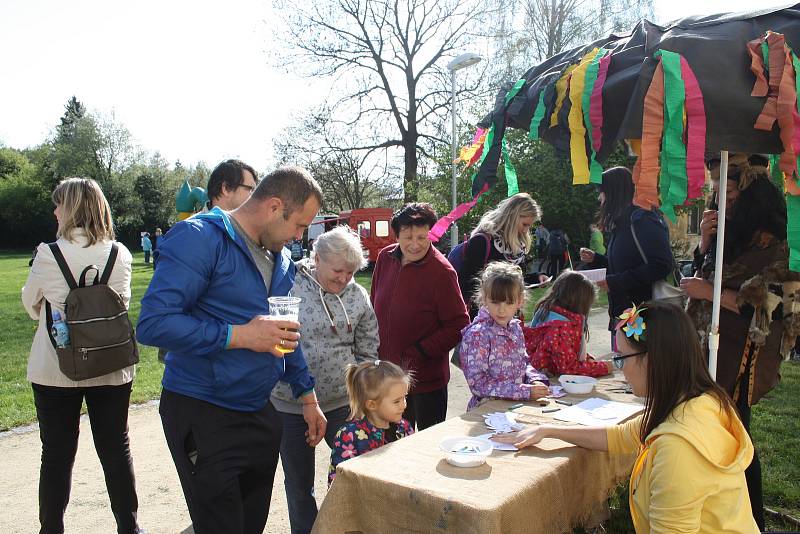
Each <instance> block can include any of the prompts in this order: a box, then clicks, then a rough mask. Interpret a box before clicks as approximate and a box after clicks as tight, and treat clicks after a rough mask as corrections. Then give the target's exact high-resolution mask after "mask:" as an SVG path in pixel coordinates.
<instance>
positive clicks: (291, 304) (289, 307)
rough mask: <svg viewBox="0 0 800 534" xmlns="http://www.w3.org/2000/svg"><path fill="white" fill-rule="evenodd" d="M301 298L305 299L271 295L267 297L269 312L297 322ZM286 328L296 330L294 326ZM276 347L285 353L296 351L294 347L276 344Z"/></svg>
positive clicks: (280, 317)
mask: <svg viewBox="0 0 800 534" xmlns="http://www.w3.org/2000/svg"><path fill="white" fill-rule="evenodd" d="M301 300H303V299H301V298H300V297H269V298H267V302H268V303H269V314H270V315H271V316H272V317H277V318H279V319H284V320H286V321H294V322H297V316H298V312H299V310H300V301H301ZM285 330H287V331H289V330H291V331H293V332H294V331H296V330H295V329H293V328H290V329H285ZM275 348H276V349H277V350H278V351H280V352H282V353H284V354H287V353H289V352H293V351H294V349H292V348H289V347H284V346H283V345H275Z"/></svg>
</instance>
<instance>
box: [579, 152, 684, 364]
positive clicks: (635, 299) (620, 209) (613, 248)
mask: <svg viewBox="0 0 800 534" xmlns="http://www.w3.org/2000/svg"><path fill="white" fill-rule="evenodd" d="M633 192H634V188H633V178H632V176H631V172H630V171H629V170H628V169H626V168H625V167H614V168H611V169H608V170H607V171H605V172H604V173H603V183H602V184H601V185H600V194H599V195H598V200H600V220H599V226H600V228H601V229H602V230H603V231H605V232H609V233H610V234H611V237H610V239H609V241H608V247H607V250H606V254H605V255H603V254H598V253H596V252H594V251H592V250H591V249H588V248H581V260H582V261H584V262H586V263H588V264H589V268H590V269H601V268H603V267H605V268H606V278H605V280H601V281H600V282H598V283H597V285H598V286H599V287H600V288H601V289H603V290H605V291H607V292H608V315H609V323H608V329H609V330H610V331H611V332H612V336H611V338H612V349H614V350H615V349H616V348H615V347H614V346H613V345H614V335H613V331H614V326H615V324H616V321H617V319H616V318H617V317H618V316H619V315H620V314H621V313H622V312H624V311H625V310H626V309H628V308H630V307H631V306H632V305H633V304H637V305H638V304H641V303H642V302H645V301H647V300H650V299H651V298H652V296H653V291H652V290H653V283H654V282H657V281H658V280H663V279H664V278H666V277H667V275H668V274H669V273H670V271H671V270H672V269H673V265H674V263H675V260H674V259H673V256H672V249H671V248H670V244H669V229H668V228H667V225H666V223H665V222H664V219H663V217H662V216H661V213H659V212H658V210H656V209H652V210H645V209H643V208H640V207H638V206H635V205H634V204H633ZM631 225H633V227H634V230H635V232H636V237H637V238H638V241H639V244H640V245H641V248H642V250H641V252H640V251H639V248H638V247H637V246H636V242H635V241H634V238H633V233H632V232H631ZM643 254H644V256H645V257H646V258H647V261H645V259H644V258H643V257H642V255H643Z"/></svg>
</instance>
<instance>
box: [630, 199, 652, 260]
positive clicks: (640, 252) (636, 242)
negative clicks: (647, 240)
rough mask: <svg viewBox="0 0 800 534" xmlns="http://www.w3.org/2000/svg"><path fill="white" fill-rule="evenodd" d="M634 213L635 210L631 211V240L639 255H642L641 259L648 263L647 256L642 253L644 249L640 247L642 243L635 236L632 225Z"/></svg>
mask: <svg viewBox="0 0 800 534" xmlns="http://www.w3.org/2000/svg"><path fill="white" fill-rule="evenodd" d="M634 213H636V210H633V211H632V212H631V220H630V223H631V236H632V237H633V242H634V243H635V244H636V248H637V249H638V250H639V255H640V256H641V257H642V261H643V262H645V263H649V262H648V261H647V256H646V255H645V253H644V249H642V244H641V243H639V238H638V237H637V236H636V229H635V228H634V227H633V214H634Z"/></svg>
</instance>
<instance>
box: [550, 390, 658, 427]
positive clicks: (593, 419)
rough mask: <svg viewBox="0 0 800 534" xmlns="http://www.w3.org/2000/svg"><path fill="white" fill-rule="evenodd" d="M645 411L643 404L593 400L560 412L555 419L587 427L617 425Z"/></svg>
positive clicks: (554, 416)
mask: <svg viewBox="0 0 800 534" xmlns="http://www.w3.org/2000/svg"><path fill="white" fill-rule="evenodd" d="M642 410H644V406H642V405H641V404H633V403H627V402H617V401H609V400H605V399H598V398H594V397H593V398H591V399H586V400H585V401H583V402H581V403H578V404H576V405H575V406H570V407H568V408H564V409H562V410H559V411H558V412H557V413H555V414H554V415H553V418H554V419H558V420H559V421H567V422H570V423H578V424H579V425H585V426H606V425H615V424H617V423H619V422H621V421H624V420H625V419H628V418H629V417H631V416H633V415H636V414H637V413H639V412H641V411H642Z"/></svg>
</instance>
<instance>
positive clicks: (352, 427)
mask: <svg viewBox="0 0 800 534" xmlns="http://www.w3.org/2000/svg"><path fill="white" fill-rule="evenodd" d="M413 433H414V429H413V428H411V425H410V424H409V423H408V421H406V420H405V419H400V422H399V423H392V424H390V425H389V428H378V427H376V426H375V425H373V424H372V423H370V422H369V419H367V418H366V417H362V418H361V419H356V420H354V421H348V422H347V423H345V425H344V426H343V427H342V428H340V429H339V430H338V432H336V437H335V438H334V441H333V449H331V464H330V467H329V468H328V485H329V486H330V485H331V483H332V482H333V479H334V478H336V466H337V465H339V464H340V463H342V462H344V461H345V460H349V459H350V458H355V457H356V456H359V455H361V454H365V453H368V452H369V451H371V450H374V449H377V448H379V447H382V446H384V445H386V444H387V443H390V442H392V441H397V440H398V439H400V438H404V437H406V436H408V435H410V434H413Z"/></svg>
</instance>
